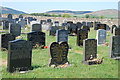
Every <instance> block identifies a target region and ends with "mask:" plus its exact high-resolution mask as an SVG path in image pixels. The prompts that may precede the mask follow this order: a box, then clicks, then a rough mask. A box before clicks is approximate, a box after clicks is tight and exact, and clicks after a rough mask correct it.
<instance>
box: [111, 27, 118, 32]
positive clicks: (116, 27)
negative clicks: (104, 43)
mask: <svg viewBox="0 0 120 80" xmlns="http://www.w3.org/2000/svg"><path fill="white" fill-rule="evenodd" d="M114 28H117V26H116V25H112V27H111V33H113V29H114Z"/></svg>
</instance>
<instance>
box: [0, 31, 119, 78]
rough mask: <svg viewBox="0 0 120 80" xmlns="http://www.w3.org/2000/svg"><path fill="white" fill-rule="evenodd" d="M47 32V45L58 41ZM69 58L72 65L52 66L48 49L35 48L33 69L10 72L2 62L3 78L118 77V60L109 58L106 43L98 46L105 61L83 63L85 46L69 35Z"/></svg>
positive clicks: (94, 32)
mask: <svg viewBox="0 0 120 80" xmlns="http://www.w3.org/2000/svg"><path fill="white" fill-rule="evenodd" d="M48 34H49V33H48V32H46V46H49V45H50V43H51V42H54V41H56V37H54V36H49V35H48ZM110 36H111V34H110V32H107V43H109V41H110ZM22 38H23V39H25V40H26V34H22ZM89 38H96V31H94V30H93V29H91V31H90V32H89ZM69 46H70V47H71V49H70V50H69V54H68V60H69V62H70V64H71V65H70V66H69V67H67V68H51V67H49V66H48V64H49V62H50V54H49V48H48V49H40V48H37V49H33V51H32V67H33V70H31V71H29V72H27V73H23V74H21V73H18V72H17V73H8V72H7V71H6V69H7V65H6V63H5V64H2V65H1V66H2V70H1V71H0V73H2V78H118V61H117V60H113V59H110V58H109V47H108V46H105V45H101V46H98V58H103V57H104V59H103V63H102V64H99V65H91V66H89V65H85V64H82V60H83V48H82V47H78V46H76V36H69ZM0 55H2V62H5V61H7V51H2V52H0Z"/></svg>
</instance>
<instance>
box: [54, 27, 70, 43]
mask: <svg viewBox="0 0 120 80" xmlns="http://www.w3.org/2000/svg"><path fill="white" fill-rule="evenodd" d="M56 38H57V42H68V31H67V30H64V29H62V30H57V32H56Z"/></svg>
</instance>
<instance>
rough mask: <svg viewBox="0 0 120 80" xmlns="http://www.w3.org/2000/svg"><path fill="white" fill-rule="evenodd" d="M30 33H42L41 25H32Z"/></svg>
mask: <svg viewBox="0 0 120 80" xmlns="http://www.w3.org/2000/svg"><path fill="white" fill-rule="evenodd" d="M31 31H42V26H41V24H32V27H31Z"/></svg>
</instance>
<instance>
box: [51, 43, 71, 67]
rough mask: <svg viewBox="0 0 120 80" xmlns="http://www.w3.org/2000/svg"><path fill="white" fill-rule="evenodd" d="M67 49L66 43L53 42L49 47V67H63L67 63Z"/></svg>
mask: <svg viewBox="0 0 120 80" xmlns="http://www.w3.org/2000/svg"><path fill="white" fill-rule="evenodd" d="M68 49H69V45H68V44H67V42H62V43H58V42H53V43H52V44H51V45H50V55H51V62H50V64H49V66H52V65H55V66H59V65H63V64H65V63H67V62H68V58H67V57H68Z"/></svg>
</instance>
